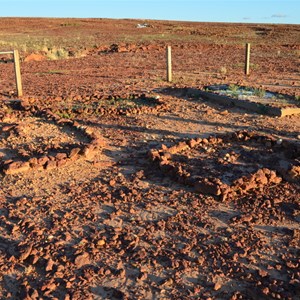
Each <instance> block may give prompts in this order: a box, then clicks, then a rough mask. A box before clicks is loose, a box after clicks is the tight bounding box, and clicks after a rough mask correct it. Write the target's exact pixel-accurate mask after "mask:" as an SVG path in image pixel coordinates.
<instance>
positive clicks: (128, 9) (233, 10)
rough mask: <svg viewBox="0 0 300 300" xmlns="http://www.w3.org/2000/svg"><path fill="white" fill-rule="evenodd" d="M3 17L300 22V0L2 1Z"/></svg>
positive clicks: (0, 10) (0, 8)
mask: <svg viewBox="0 0 300 300" xmlns="http://www.w3.org/2000/svg"><path fill="white" fill-rule="evenodd" d="M0 16H1V17H81V18H89V17H91V18H134V19H159V20H186V21H199V22H243V23H284V24H300V0H0Z"/></svg>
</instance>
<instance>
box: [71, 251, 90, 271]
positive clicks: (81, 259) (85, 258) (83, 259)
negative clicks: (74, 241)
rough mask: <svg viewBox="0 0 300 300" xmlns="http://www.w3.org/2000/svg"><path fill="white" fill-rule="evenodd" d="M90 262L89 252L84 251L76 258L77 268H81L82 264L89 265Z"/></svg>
mask: <svg viewBox="0 0 300 300" xmlns="http://www.w3.org/2000/svg"><path fill="white" fill-rule="evenodd" d="M90 263H91V261H90V255H89V254H88V253H87V252H84V253H82V254H80V255H78V256H77V257H76V258H75V265H76V267H77V268H81V267H82V266H85V265H89V264H90Z"/></svg>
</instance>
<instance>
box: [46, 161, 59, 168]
mask: <svg viewBox="0 0 300 300" xmlns="http://www.w3.org/2000/svg"><path fill="white" fill-rule="evenodd" d="M56 167H57V162H56V161H53V160H49V161H48V162H47V163H46V170H52V169H55V168H56Z"/></svg>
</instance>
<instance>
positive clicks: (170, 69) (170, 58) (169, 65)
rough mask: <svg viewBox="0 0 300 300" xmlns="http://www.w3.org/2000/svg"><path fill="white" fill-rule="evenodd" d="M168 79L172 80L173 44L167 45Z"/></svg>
mask: <svg viewBox="0 0 300 300" xmlns="http://www.w3.org/2000/svg"><path fill="white" fill-rule="evenodd" d="M167 81H168V82H172V52H171V46H168V47H167Z"/></svg>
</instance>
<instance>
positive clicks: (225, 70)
mask: <svg viewBox="0 0 300 300" xmlns="http://www.w3.org/2000/svg"><path fill="white" fill-rule="evenodd" d="M220 73H221V74H223V75H226V74H227V68H226V67H221V68H220Z"/></svg>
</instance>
